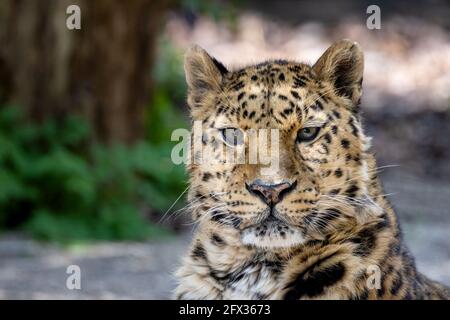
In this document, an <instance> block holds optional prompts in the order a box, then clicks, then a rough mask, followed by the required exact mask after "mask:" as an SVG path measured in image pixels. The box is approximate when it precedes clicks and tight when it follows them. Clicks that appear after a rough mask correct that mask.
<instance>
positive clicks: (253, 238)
mask: <svg viewBox="0 0 450 320" xmlns="http://www.w3.org/2000/svg"><path fill="white" fill-rule="evenodd" d="M241 240H242V242H243V244H245V245H251V246H256V247H262V248H287V247H292V246H296V245H299V244H301V243H303V242H304V236H303V232H302V230H301V229H300V228H298V227H295V226H292V225H290V224H288V223H287V222H286V221H284V220H282V219H280V218H278V217H276V216H275V215H274V214H269V215H268V216H267V217H266V218H265V219H263V220H262V221H261V222H259V223H257V224H254V225H252V226H249V227H247V228H245V229H244V230H242V231H241Z"/></svg>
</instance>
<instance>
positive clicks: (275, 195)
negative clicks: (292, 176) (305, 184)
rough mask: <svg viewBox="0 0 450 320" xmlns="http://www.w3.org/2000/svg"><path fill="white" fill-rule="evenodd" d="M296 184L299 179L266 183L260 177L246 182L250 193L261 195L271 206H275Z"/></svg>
mask: <svg viewBox="0 0 450 320" xmlns="http://www.w3.org/2000/svg"><path fill="white" fill-rule="evenodd" d="M296 185H297V181H294V182H292V183H291V182H282V183H278V184H266V183H264V182H263V181H261V180H259V179H257V180H255V181H253V182H252V183H250V184H247V183H246V184H245V186H246V188H247V190H248V191H249V192H250V193H252V194H254V195H255V196H258V197H260V198H261V199H262V200H263V201H264V202H265V203H266V204H267V205H269V206H274V205H276V204H277V203H278V202H280V201H281V200H282V199H283V197H284V196H285V195H286V194H288V193H289V192H291V191H292V190H294V189H295V186H296Z"/></svg>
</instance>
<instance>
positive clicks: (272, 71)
mask: <svg viewBox="0 0 450 320" xmlns="http://www.w3.org/2000/svg"><path fill="white" fill-rule="evenodd" d="M185 70H186V78H187V83H188V87H189V94H188V104H189V107H190V111H191V115H192V119H193V120H197V121H201V123H202V127H203V128H204V129H205V132H206V133H204V136H203V137H202V141H203V146H204V148H206V149H208V150H210V151H211V152H212V154H213V155H214V157H215V158H216V160H219V162H218V163H216V164H214V165H201V164H190V165H189V166H188V171H189V173H190V184H191V188H190V192H189V197H188V198H189V202H190V203H191V208H192V215H193V218H194V220H195V221H196V222H197V228H196V231H195V235H194V239H193V242H192V246H191V249H190V251H189V253H188V255H187V256H186V257H185V259H184V261H183V265H182V267H181V268H180V269H179V270H178V272H177V277H178V280H179V285H178V288H177V289H176V292H175V297H176V298H178V299H447V298H448V289H447V288H445V287H444V286H442V285H440V284H438V283H436V282H433V281H431V280H429V279H428V278H426V277H425V276H423V275H422V274H420V273H418V271H417V270H416V267H415V263H414V259H413V257H412V256H411V254H410V253H409V251H408V249H407V248H406V246H405V244H404V242H403V240H402V236H401V231H400V227H399V223H398V219H397V217H396V215H395V213H394V211H393V209H392V207H391V206H390V204H389V203H388V200H387V199H386V197H385V195H384V194H383V191H382V187H381V185H380V181H379V180H378V178H377V165H376V162H375V159H374V157H373V155H372V153H371V152H370V139H369V138H368V137H366V136H365V134H364V131H363V129H362V125H361V119H360V115H359V102H360V97H361V85H362V74H363V54H362V51H361V49H360V47H359V45H357V44H356V43H354V42H351V41H348V40H342V41H338V42H336V43H335V44H334V45H332V46H331V47H330V48H329V49H328V50H327V51H326V52H325V53H324V54H323V55H322V57H321V58H320V59H319V60H318V61H317V63H316V64H315V65H313V66H309V65H306V64H303V63H297V62H293V61H285V60H274V61H267V62H264V63H260V64H257V65H253V66H249V67H246V68H243V69H239V70H235V71H229V70H227V69H226V68H225V67H224V66H223V65H222V64H221V63H219V62H218V61H217V60H215V59H213V58H211V57H210V56H209V55H208V54H207V53H206V52H205V51H204V50H202V49H201V48H199V47H196V46H195V47H193V48H192V49H190V51H189V52H188V53H187V55H186V61H185ZM311 124H314V125H315V126H319V127H320V131H319V133H318V136H317V137H316V138H315V139H314V140H313V141H311V142H308V143H299V142H298V141H297V140H296V135H297V133H298V131H299V130H300V129H301V128H304V127H306V126H308V125H311ZM223 127H234V128H240V129H242V130H244V131H245V130H248V129H267V128H276V129H279V132H280V144H279V152H280V163H279V170H278V171H276V172H273V173H272V174H271V175H269V176H264V177H262V176H261V172H260V169H261V167H262V165H258V164H230V163H225V162H224V161H221V160H223V159H222V158H221V155H220V154H219V153H215V151H216V149H218V146H220V144H222V143H223V141H222V140H221V138H220V133H219V130H218V129H220V128H223ZM207 129H209V130H207ZM242 147H244V148H247V147H248V146H247V145H245V143H244V145H243V146H242ZM255 179H265V180H266V181H268V182H270V183H279V182H280V181H285V180H286V179H288V180H290V181H292V180H295V181H296V185H295V189H294V190H293V191H292V192H290V193H289V194H287V195H285V197H284V198H283V200H282V201H281V202H279V203H278V204H277V205H276V206H275V209H274V211H273V212H274V215H276V218H273V217H272V218H268V215H269V214H270V213H269V211H270V210H268V206H267V205H266V204H265V203H264V202H263V201H261V199H260V198H258V197H255V195H254V194H251V192H249V191H248V188H246V184H248V183H250V182H251V181H254V180H255ZM373 268H375V270H377V269H376V268H378V270H379V271H380V283H379V286H374V285H372V286H371V285H370V283H371V281H372V280H371V276H373V274H372V273H371V272H372V271H371V270H373Z"/></svg>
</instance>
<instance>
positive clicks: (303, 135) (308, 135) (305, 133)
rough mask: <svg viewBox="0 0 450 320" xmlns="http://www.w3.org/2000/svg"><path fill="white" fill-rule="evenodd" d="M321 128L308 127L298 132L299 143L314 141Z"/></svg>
mask: <svg viewBox="0 0 450 320" xmlns="http://www.w3.org/2000/svg"><path fill="white" fill-rule="evenodd" d="M319 130H320V127H306V128H303V129H300V130H298V132H297V142H308V141H311V140H314V138H315V137H317V134H318V133H319Z"/></svg>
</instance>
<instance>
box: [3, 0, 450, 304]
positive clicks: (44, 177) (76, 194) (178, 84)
mask: <svg viewBox="0 0 450 320" xmlns="http://www.w3.org/2000/svg"><path fill="white" fill-rule="evenodd" d="M72 4H76V5H78V6H79V7H80V9H81V30H68V29H67V27H66V19H67V18H68V17H69V15H68V14H66V8H67V7H68V6H69V5H72ZM371 4H376V5H378V6H379V7H380V9H381V29H380V30H376V29H375V30H369V29H368V28H367V27H366V20H367V18H368V17H369V14H367V13H366V10H367V7H368V6H369V5H371ZM449 16H450V4H448V2H447V1H445V0H434V1H425V0H418V1H414V3H412V2H411V1H406V0H402V1H395V2H394V1H376V2H375V3H374V2H373V1H365V0H353V1H339V2H338V1H326V0H314V1H294V0H279V1H266V0H260V1H256V0H244V1H225V0H222V1H219V0H213V1H207V0H167V1H164V0H161V1H155V0H153V1H152V0H131V1H118V0H117V1H116V0H95V1H88V0H3V1H1V3H0V299H12V298H19V299H47V298H53V299H90V298H99V299H113V298H115V299H128V298H138V299H140V298H142V299H163V298H168V297H169V296H170V291H171V290H172V289H173V287H174V281H173V277H172V272H173V271H174V270H175V269H176V267H177V266H178V264H179V262H180V258H181V256H182V255H183V253H184V251H185V250H186V247H187V246H188V244H189V239H190V232H191V228H192V224H191V222H190V220H189V217H188V215H187V214H184V213H183V211H182V208H183V207H184V204H185V200H184V196H183V192H184V191H185V189H186V187H187V184H186V174H185V171H184V168H183V167H182V166H176V165H173V164H172V162H171V160H170V152H171V148H172V147H173V146H174V145H175V142H171V141H170V135H171V132H172V130H173V129H175V128H188V127H189V122H188V116H187V113H186V104H185V96H186V86H185V83H184V74H183V53H184V51H185V50H186V48H187V47H188V46H189V45H190V44H193V43H197V44H199V45H201V46H202V47H204V48H205V49H206V50H207V51H209V52H210V54H212V55H213V56H215V57H216V58H217V59H218V60H220V61H222V62H223V63H224V64H225V65H226V66H228V67H233V66H237V67H238V66H243V65H246V64H249V63H254V62H260V61H261V60H264V59H267V58H288V59H295V60H299V61H304V62H309V63H313V62H314V61H315V60H316V59H317V58H318V57H319V56H320V55H321V53H322V52H323V51H324V50H325V49H326V48H327V47H328V46H329V45H330V44H331V43H332V42H333V41H335V40H337V39H341V38H350V39H352V40H355V41H358V42H359V43H360V44H361V46H362V48H363V50H364V52H365V59H366V60H365V61H366V68H365V75H364V94H363V100H362V108H363V111H364V118H365V128H366V131H367V132H368V133H369V134H370V135H371V136H373V145H374V147H373V149H374V152H375V153H376V155H377V158H378V161H379V165H380V166H387V167H386V168H385V169H384V170H383V172H382V173H381V177H382V180H383V183H384V185H385V188H386V192H387V193H390V194H391V195H390V196H389V198H390V200H391V202H392V203H393V205H394V207H395V208H396V209H397V212H398V214H399V216H400V220H401V222H402V223H403V231H404V233H405V238H406V241H407V243H408V245H409V246H410V248H411V249H412V251H413V253H414V254H415V256H416V260H417V263H418V266H419V269H420V270H421V271H422V272H424V273H426V274H427V275H428V276H430V277H431V278H434V279H436V280H440V281H443V282H444V283H446V284H447V285H450V237H449V235H450V232H449V228H450V214H449V208H450V165H449V160H450V142H449V139H450V91H449V88H450V72H449V71H450V33H449V31H450V20H449V19H448V17H449ZM72 264H75V265H78V266H80V268H81V286H82V288H81V290H68V289H67V288H66V279H67V276H68V274H66V268H67V267H68V266H69V265H72Z"/></svg>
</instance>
